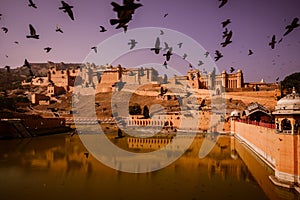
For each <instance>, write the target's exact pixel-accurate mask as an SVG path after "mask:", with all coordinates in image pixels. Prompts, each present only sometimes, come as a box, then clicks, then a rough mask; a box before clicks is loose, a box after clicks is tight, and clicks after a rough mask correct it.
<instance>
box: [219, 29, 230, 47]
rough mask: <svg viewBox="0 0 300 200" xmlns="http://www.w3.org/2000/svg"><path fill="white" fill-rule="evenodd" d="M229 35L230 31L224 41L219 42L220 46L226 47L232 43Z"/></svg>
mask: <svg viewBox="0 0 300 200" xmlns="http://www.w3.org/2000/svg"><path fill="white" fill-rule="evenodd" d="M231 37H232V31H229V33H228V34H227V36H226V38H225V41H224V42H222V43H221V45H222V47H226V46H227V45H228V44H230V43H232V41H231V40H230V39H231Z"/></svg>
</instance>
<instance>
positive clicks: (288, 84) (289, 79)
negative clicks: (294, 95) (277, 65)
mask: <svg viewBox="0 0 300 200" xmlns="http://www.w3.org/2000/svg"><path fill="white" fill-rule="evenodd" d="M293 87H295V89H296V91H297V92H298V93H299V92H300V72H296V73H293V74H291V75H289V76H286V77H285V78H284V80H283V81H281V89H282V90H287V91H289V93H290V92H291V91H292V88H293Z"/></svg>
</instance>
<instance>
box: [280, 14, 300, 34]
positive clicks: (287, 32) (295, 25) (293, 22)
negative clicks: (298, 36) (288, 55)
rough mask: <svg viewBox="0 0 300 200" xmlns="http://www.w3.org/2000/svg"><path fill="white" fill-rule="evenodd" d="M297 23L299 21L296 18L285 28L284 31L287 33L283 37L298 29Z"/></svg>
mask: <svg viewBox="0 0 300 200" xmlns="http://www.w3.org/2000/svg"><path fill="white" fill-rule="evenodd" d="M298 21H299V18H298V17H296V18H294V19H293V21H292V23H291V24H290V25H288V26H286V27H285V29H287V31H286V32H285V33H284V34H283V36H286V35H287V34H289V33H290V32H292V31H293V30H294V29H295V28H297V27H299V24H298Z"/></svg>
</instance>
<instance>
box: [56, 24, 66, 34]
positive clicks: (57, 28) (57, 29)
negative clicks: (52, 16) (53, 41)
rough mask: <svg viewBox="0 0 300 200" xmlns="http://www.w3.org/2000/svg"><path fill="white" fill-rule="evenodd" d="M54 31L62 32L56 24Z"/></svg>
mask: <svg viewBox="0 0 300 200" xmlns="http://www.w3.org/2000/svg"><path fill="white" fill-rule="evenodd" d="M55 31H56V32H60V33H64V32H63V31H62V30H61V28H60V27H59V26H58V25H56V29H55Z"/></svg>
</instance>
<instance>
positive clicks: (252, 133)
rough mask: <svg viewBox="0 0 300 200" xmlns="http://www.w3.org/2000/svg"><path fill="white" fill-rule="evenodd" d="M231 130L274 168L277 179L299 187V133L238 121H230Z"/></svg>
mask: <svg viewBox="0 0 300 200" xmlns="http://www.w3.org/2000/svg"><path fill="white" fill-rule="evenodd" d="M231 132H232V133H234V135H235V137H236V138H238V139H240V140H241V141H242V142H244V143H245V144H246V145H247V146H248V147H249V148H250V149H252V150H253V151H254V152H255V153H256V154H257V155H258V156H259V157H260V158H261V159H262V160H264V161H265V162H266V163H267V164H268V165H269V166H270V167H272V168H273V169H274V171H275V177H276V178H277V179H278V180H279V181H282V182H288V183H289V184H290V185H293V186H295V187H297V186H298V187H299V185H300V136H299V135H292V134H282V133H277V132H276V129H272V128H266V127H262V126H257V125H253V124H246V123H242V122H238V121H232V122H231Z"/></svg>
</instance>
